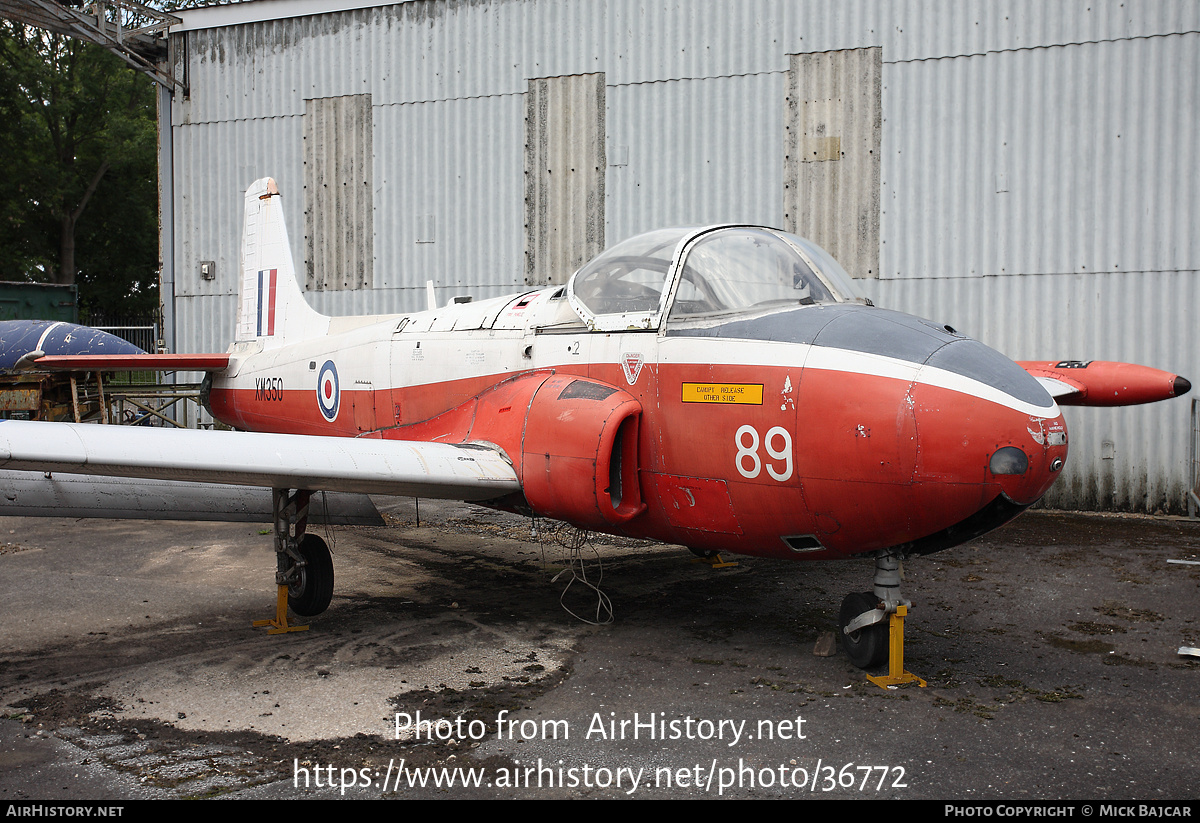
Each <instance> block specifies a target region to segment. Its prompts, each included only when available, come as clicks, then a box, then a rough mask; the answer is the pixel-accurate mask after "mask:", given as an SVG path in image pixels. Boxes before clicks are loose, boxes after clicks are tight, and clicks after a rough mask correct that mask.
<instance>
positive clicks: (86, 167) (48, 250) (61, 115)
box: [0, 21, 158, 314]
mask: <svg viewBox="0 0 1200 823" xmlns="http://www.w3.org/2000/svg"><path fill="white" fill-rule="evenodd" d="M156 144H157V139H156V118H155V89H154V83H153V81H152V80H150V79H149V78H148V77H146V76H145V75H143V74H140V73H138V72H136V71H133V70H131V69H130V68H128V67H127V66H126V65H125V64H124V63H123V62H122V61H121V60H120V59H119V58H117V57H116V56H115V55H113V54H111V53H109V52H108V51H106V50H105V49H103V48H101V47H100V46H96V45H93V44H89V43H84V42H82V41H79V40H74V39H71V38H67V37H63V36H61V35H57V34H53V33H50V32H47V31H43V30H41V29H35V28H32V27H26V26H23V25H20V24H18V23H13V22H10V21H2V22H0V152H2V153H3V154H2V155H0V157H3V158H4V162H5V165H6V166H7V168H6V170H5V173H4V175H2V176H0V279H5V280H35V281H45V282H52V283H63V284H70V283H76V282H78V284H79V286H80V302H81V304H82V306H81V307H82V308H84V309H85V310H87V309H91V310H92V311H94V312H99V313H104V314H133V313H142V312H147V311H153V310H154V309H156V308H157V305H158V298H157V268H158V243H157V238H158V210H157V167H156Z"/></svg>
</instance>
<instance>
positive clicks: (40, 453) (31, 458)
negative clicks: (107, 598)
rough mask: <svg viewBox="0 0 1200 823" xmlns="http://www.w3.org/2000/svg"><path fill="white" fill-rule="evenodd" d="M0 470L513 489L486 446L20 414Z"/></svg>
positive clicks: (504, 466)
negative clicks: (32, 417)
mask: <svg viewBox="0 0 1200 823" xmlns="http://www.w3.org/2000/svg"><path fill="white" fill-rule="evenodd" d="M0 468H3V469H23V470H27V471H30V470H31V471H52V472H54V471H61V472H71V473H74V474H91V475H104V476H113V477H141V478H152V479H158V480H188V481H193V482H202V483H227V484H231V485H236V486H264V487H269V488H288V489H309V490H312V491H316V490H325V491H342V492H357V493H361V494H391V495H401V496H411V497H436V498H442V499H448V500H469V501H471V500H474V501H478V500H490V499H493V498H497V497H503V496H504V495H506V494H509V493H512V492H516V491H519V490H520V483H519V482H518V481H517V476H516V473H515V472H514V470H513V467H512V465H511V464H510V463H509V462H508V460H507V459H506V458H505V457H504V455H503V454H502V453H501V452H500V450H499V449H497V448H494V447H490V446H483V445H474V444H461V445H453V444H449V443H424V442H416V441H407V440H381V439H376V438H365V437H364V438H348V437H320V436H313V435H295V434H258V433H253V432H223V431H197V430H193V429H152V428H145V427H142V426H103V425H95V424H77V423H43V422H31V421H22V420H4V421H0Z"/></svg>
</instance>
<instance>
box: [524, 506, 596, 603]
mask: <svg viewBox="0 0 1200 823" xmlns="http://www.w3.org/2000/svg"><path fill="white" fill-rule="evenodd" d="M530 531H531V533H532V534H534V535H536V536H537V537H538V538H539V540H540V542H541V545H542V563H543V564H545V562H546V546H547V544H549V543H550V542H551V541H553V542H554V543H556V544H557V545H559V546H561V547H562V548H564V549H566V555H567V557H566V559H567V567H566V568H565V569H563V570H562V571H560V572H559V573H558V574H556V575H554V577H552V578H551V579H550V582H551V583H557V582H558V579H559V578H560V577H562V576H563V575H565V574H570V575H571V577H570V579H568V580H567V585H566V586H564V587H563V590H562V593H561V594H560V595H559V597H558V604H559V605H560V606H562V608H563V611H565V612H566V613H567V614H569V615H571V617H574V618H575V619H576V620H578V621H580V622H581V623H587V624H588V625H590V626H603V625H606V624H608V623H611V622H613V608H612V601H611V600H609V599H608V595H606V594H605V593H604V592H603V591H601V590H600V583H601V581H603V580H604V561H603V560H602V559H601V558H600V552H599V551H597V550H596V547H595V546H594V545H593V544H592V540H591V533H590V532H587V531H584V530H583V529H576V528H574V527H572V526H567V525H565V524H563V525H559V526H557V527H554V526H552V527H550V528H546V527H545V526H544V525H543V526H542V528H540V529H539V528H538V523H537V520H536V519H534V521H533V522H532V523H531V524H530ZM584 549H590V550H591V552H592V554H593V555H595V561H596V575H595V577H596V580H595V582H592V581H591V580H589V579H588V569H587V558H586V557H585V555H584ZM576 583H578V584H579V585H580V586H583V587H584V588H586V589H591V590H592V591H593V592H595V593H596V615H595V619H594V620H589V619H588V618H586V617H582V616H580V615H578V614H576V613H575V612H574V611H572V610H571V608H570V607H569V606H567V603H566V598H567V592H569V591H570V590H571V587H572V586H574V585H575V584H576Z"/></svg>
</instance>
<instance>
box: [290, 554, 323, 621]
mask: <svg viewBox="0 0 1200 823" xmlns="http://www.w3.org/2000/svg"><path fill="white" fill-rule="evenodd" d="M297 549H298V550H299V552H300V556H301V557H302V558H304V561H305V565H303V566H301V567H300V571H299V574H298V577H297V580H296V582H295V583H293V584H292V585H290V586H289V587H288V605H289V606H291V607H292V611H294V612H295V613H296V614H298V615H300V616H301V617H313V616H314V615H318V614H320V613H321V612H323V611H325V610H326V609H327V608H329V603H330V601H331V600H333V557H332V556H331V555H330V554H329V546H327V545H326V544H325V541H324V540H322V539H321V538H320V537H318V536H317V535H315V534H306V535H304V536H303V537H301V538H300V543H299V545H298V546H297Z"/></svg>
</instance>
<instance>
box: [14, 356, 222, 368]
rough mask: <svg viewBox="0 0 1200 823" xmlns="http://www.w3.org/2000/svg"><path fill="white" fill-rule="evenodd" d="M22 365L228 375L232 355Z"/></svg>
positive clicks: (54, 359) (36, 360)
mask: <svg viewBox="0 0 1200 823" xmlns="http://www.w3.org/2000/svg"><path fill="white" fill-rule="evenodd" d="M23 361H24V362H23V363H22V365H23V366H25V367H26V368H33V369H39V370H46V371H224V370H225V368H226V367H227V366H228V365H229V355H228V354H48V355H43V356H37V353H36V352H34V356H33V357H30V358H23Z"/></svg>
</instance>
